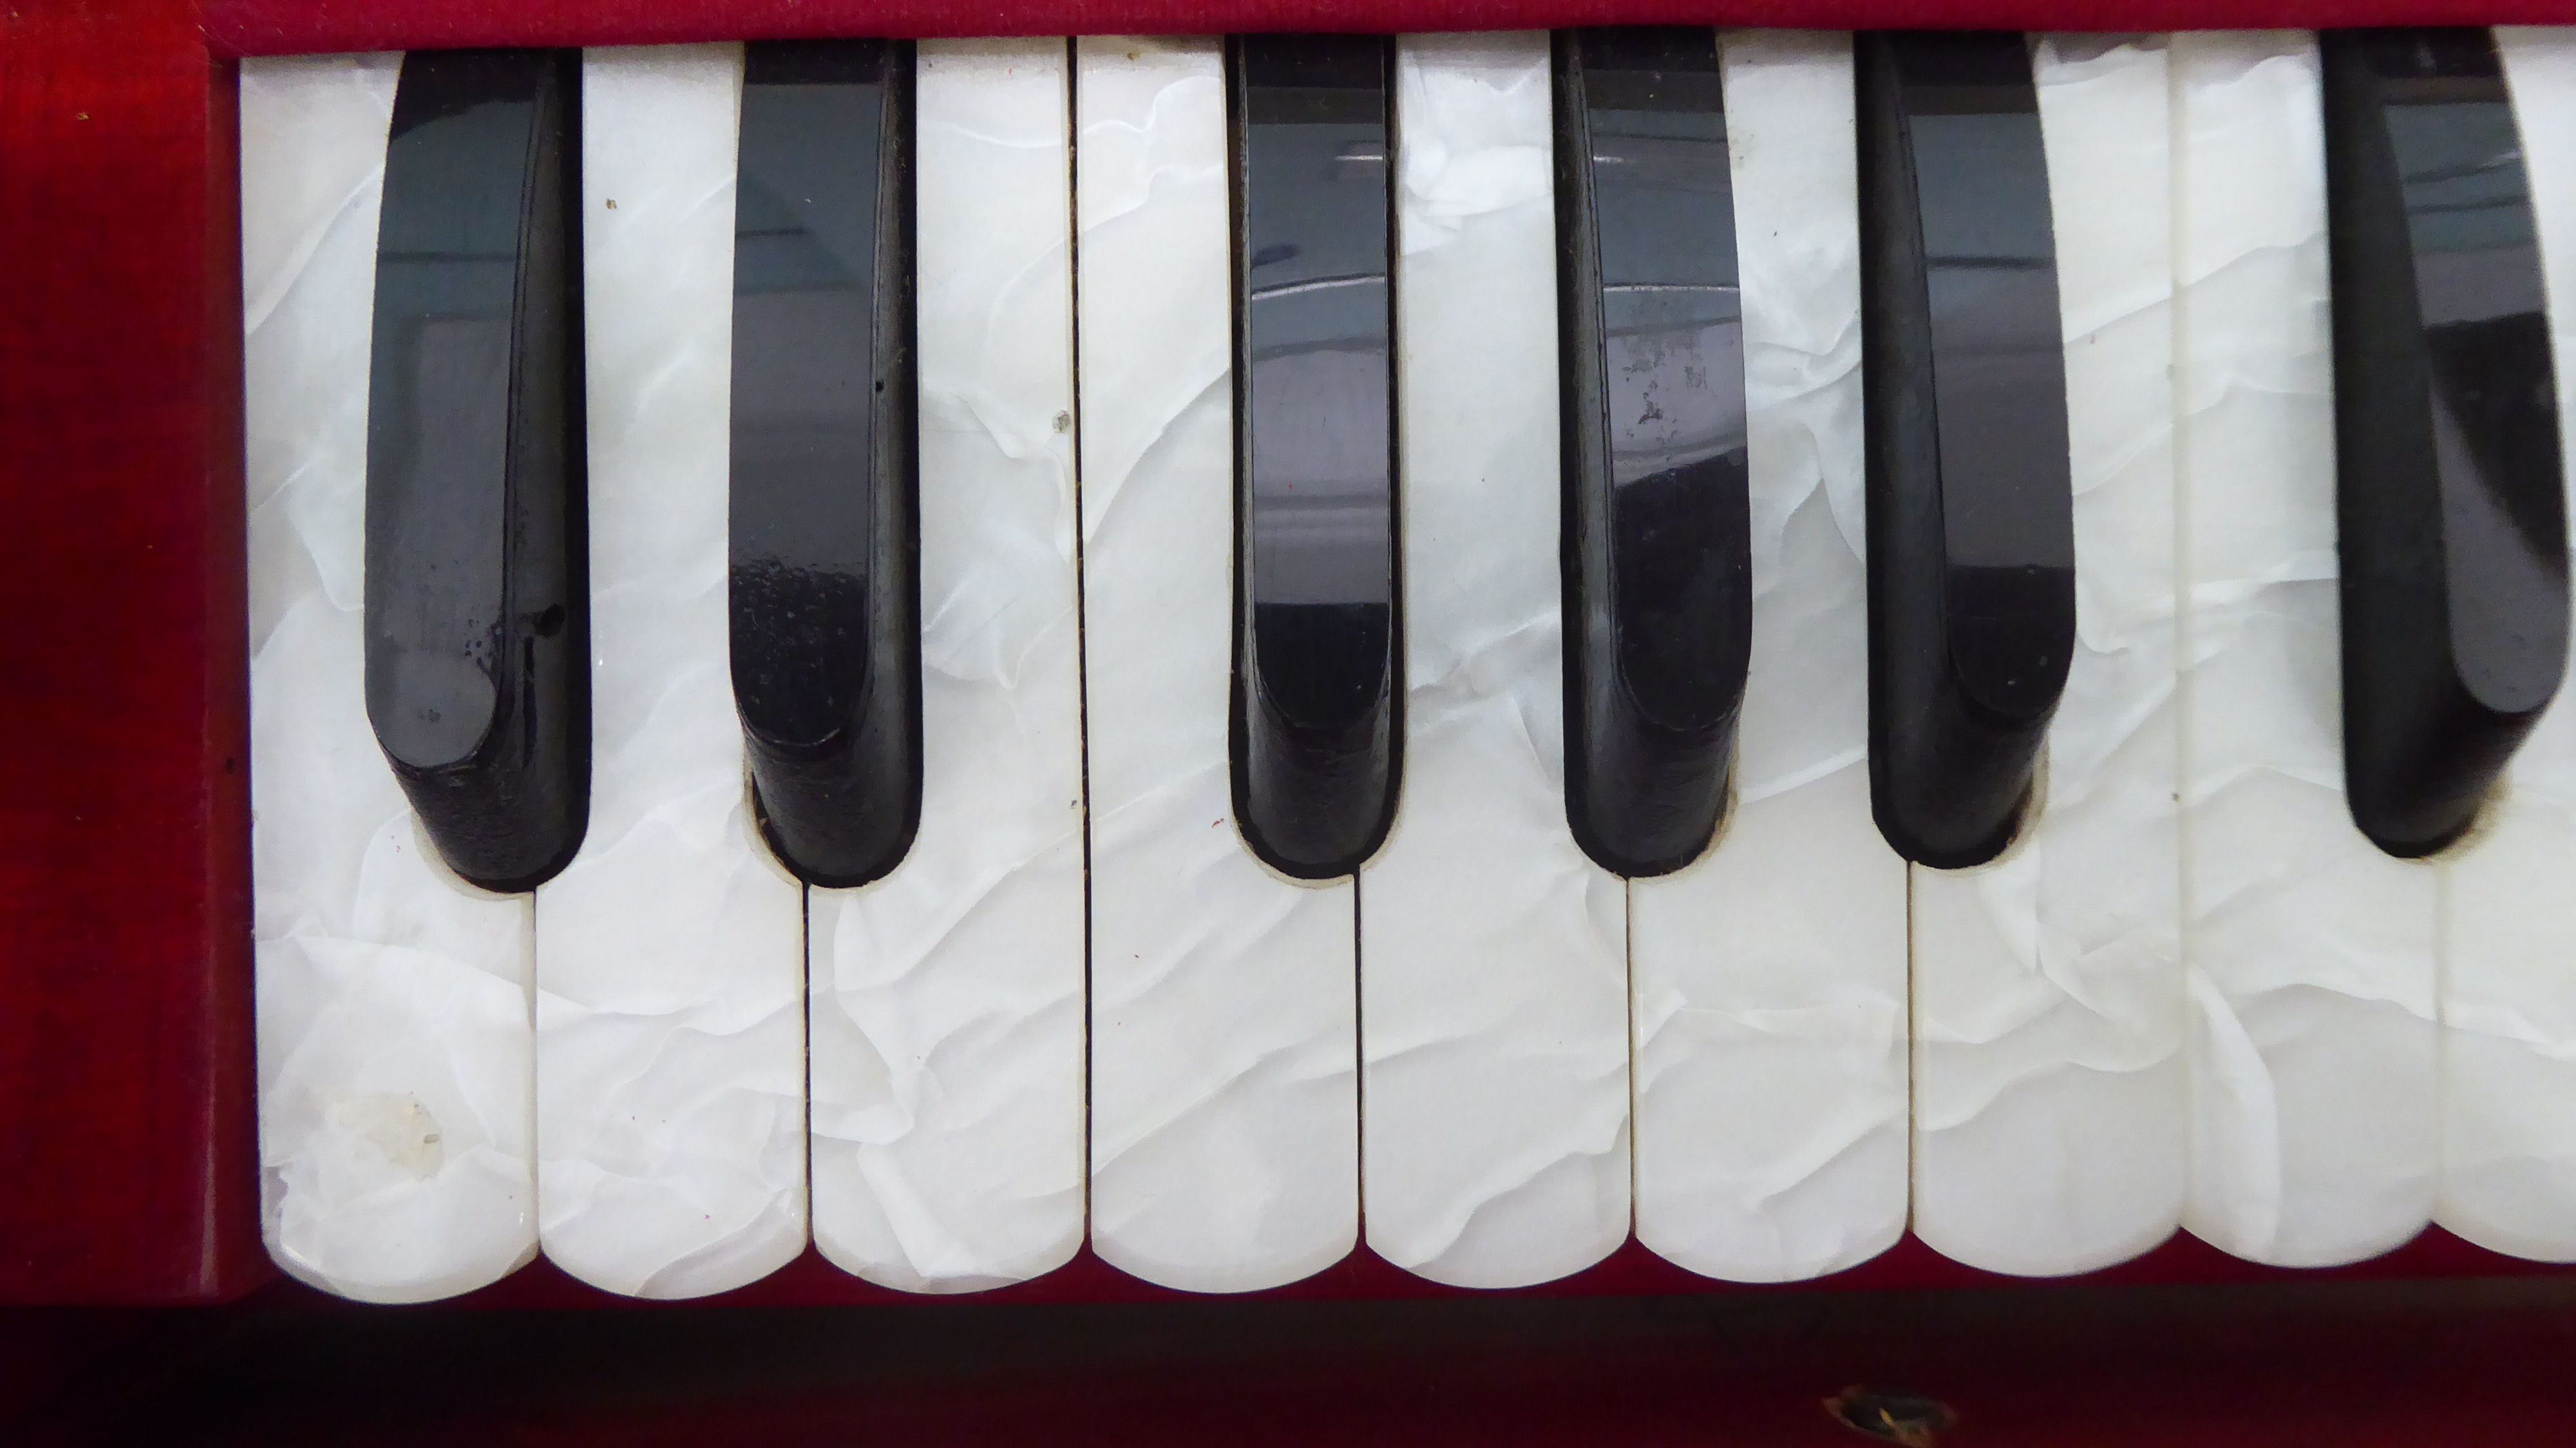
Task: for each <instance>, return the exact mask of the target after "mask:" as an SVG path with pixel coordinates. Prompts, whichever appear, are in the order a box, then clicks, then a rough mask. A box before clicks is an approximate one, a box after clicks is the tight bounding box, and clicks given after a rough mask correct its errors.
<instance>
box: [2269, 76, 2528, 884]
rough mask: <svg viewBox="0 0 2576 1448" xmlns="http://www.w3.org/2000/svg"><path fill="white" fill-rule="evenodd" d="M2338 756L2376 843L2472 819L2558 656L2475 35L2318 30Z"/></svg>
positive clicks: (2492, 84)
mask: <svg viewBox="0 0 2576 1448" xmlns="http://www.w3.org/2000/svg"><path fill="white" fill-rule="evenodd" d="M2319 44H2320V46H2321V47H2322V55H2323V59H2324V66H2325V105H2326V130H2325V134H2326V204H2327V208H2328V213H2329V216H2330V218H2331V227H2330V230H2329V242H2330V255H2331V258H2332V262H2333V269H2334V296H2335V307H2334V331H2335V378H2336V381H2335V431H2336V438H2335V456H2336V459H2337V470H2338V477H2339V481H2338V488H2337V497H2338V514H2339V526H2338V531H2337V545H2338V548H2339V551H2340V553H2341V558H2342V573H2341V577H2342V580H2343V645H2344V647H2343V669H2344V744H2345V757H2344V767H2345V771H2346V775H2347V779H2346V792H2347V794H2348V795H2349V796H2350V798H2351V801H2352V811H2353V818H2354V820H2355V821H2356V822H2357V823H2358V824H2359V825H2360V826H2361V829H2362V833H2364V834H2367V835H2369V836H2370V837H2371V839H2372V840H2373V841H2375V842H2377V843H2378V845H2379V847H2380V848H2382V849H2384V850H2387V851H2388V852H2390V853H2391V854H2397V855H2410V856H2412V855H2425V854H2430V853H2432V852H2433V851H2435V850H2438V849H2440V848H2441V847H2442V846H2443V845H2445V844H2448V843H2450V842H2451V841H2452V840H2454V839H2457V838H2458V837H2459V836H2460V834H2461V833H2462V832H2464V831H2465V830H2467V829H2468V827H2469V825H2470V822H2471V821H2472V819H2473V818H2474V817H2475V815H2476V813H2477V809H2478V804H2479V802H2480V801H2481V800H2482V799H2483V798H2484V797H2485V795H2486V793H2487V789H2488V786H2489V785H2491V784H2493V783H2494V781H2495V779H2496V777H2497V776H2498V775H2499V774H2500V773H2501V772H2502V771H2503V769H2504V765H2505V761H2506V760H2507V759H2508V758H2510V757H2511V755H2512V753H2513V750H2514V748H2515V746H2516V745H2518V744H2520V743H2521V742H2522V737H2523V735H2525V734H2526V733H2528V732H2530V729H2531V726H2532V725H2533V724H2534V723H2536V722H2538V720H2539V717H2540V711H2541V710H2542V709H2543V708H2545V707H2547V705H2548V702H2549V698H2550V695H2551V694H2552V693H2554V692H2555V691H2556V690H2557V687H2558V680H2559V676H2560V675H2561V674H2562V673H2563V672H2564V671H2565V666H2566V660H2567V519H2566V514H2565V511H2564V499H2563V497H2562V495H2561V484H2560V480H2559V459H2558V419H2557V416H2556V412H2557V396H2556V389H2555V386H2554V385H2553V384H2552V382H2551V380H2550V359H2549V331H2548V322H2547V319H2546V318H2544V317H2543V316H2542V315H2541V286H2540V254H2539V241H2538V238H2537V237H2536V236H2535V235H2534V233H2533V230H2532V220H2531V198H2530V191H2529V187H2528V184H2527V182H2526V181H2525V180H2524V176H2523V166H2522V157H2521V151H2520V142H2519V138H2518V137H2517V136H2516V135H2515V134H2514V124H2513V112H2512V108H2511V106H2510V105H2509V104H2508V103H2507V101H2506V98H2505V91H2504V77H2503V74H2502V72H2501V71H2500V70H2499V68H2498V66H2497V62H2496V57H2495V46H2494V42H2493V41H2492V39H2491V38H2490V37H2489V36H2488V34H2487V33H2486V32H2485V31H2483V30H2469V29H2457V30H2369V31H2364V30H2351V31H2334V30H2330V31H2327V32H2325V33H2324V34H2323V35H2322V36H2321V37H2320V40H2319Z"/></svg>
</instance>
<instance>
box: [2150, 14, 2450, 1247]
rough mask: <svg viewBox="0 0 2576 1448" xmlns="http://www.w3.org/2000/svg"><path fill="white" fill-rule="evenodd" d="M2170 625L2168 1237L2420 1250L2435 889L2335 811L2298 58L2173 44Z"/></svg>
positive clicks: (2325, 395) (2320, 377)
mask: <svg viewBox="0 0 2576 1448" xmlns="http://www.w3.org/2000/svg"><path fill="white" fill-rule="evenodd" d="M2168 55H2169V63H2170V64H2172V65H2173V66H2175V67H2176V68H2177V71H2178V74H2177V77H2176V84H2175V88H2174V89H2175V95H2176V97H2177V101H2178V104H2179V105H2180V107H2181V113H2180V115H2179V116H2178V117H2177V118H2176V121H2177V123H2176V126H2175V134H2176V138H2177V143H2178V145H2177V154H2176V156H2175V166H2176V169H2177V171H2178V173H2179V175H2178V180H2177V183H2176V186H2175V194H2176V195H2178V196H2180V197H2181V198H2183V203H2182V209H2183V214H2182V216H2181V217H2180V218H2178V222H2177V225H2176V226H2175V235H2176V251H2177V253H2178V254H2177V255H2176V257H2175V271H2176V275H2177V277H2178V279H2179V281H2178V285H2177V287H2176V292H2175V298H2174V305H2175V307H2176V308H2177V309H2178V312H2179V315H2178V316H2177V318H2176V323H2175V333H2176V336H2177V338H2178V339H2179V341H2178V343H2177V346H2176V349H2175V351H2176V356H2175V371H2176V381H2175V391H2176V393H2177V397H2178V404H2177V428H2178V437H2177V443H2176V452H2177V457H2178V473H2179V480H2178V487H2179V489H2180V492H2181V497H2182V516H2183V518H2184V519H2185V534H2184V541H2183V549H2182V552H2183V554H2184V557H2185V569H2186V576H2187V577H2188V578H2189V580H2190V607H2189V609H2188V611H2187V612H2186V614H2185V616H2184V620H2183V639H2182V651H2183V657H2184V659H2185V660H2186V668H2185V671H2184V673H2183V675H2182V679H2181V683H2180V690H2181V700H2182V707H2183V721H2184V724H2183V743H2182V750H2183V755H2182V759H2183V770H2182V778H2183V822H2182V824H2183V860H2184V869H2185V878H2184V960H2185V962H2186V964H2187V967H2188V970H2187V976H2186V980H2187V991H2188V995H2187V1000H2188V1002H2189V1007H2188V1020H2189V1041H2190V1046H2189V1050H2190V1072H2191V1080H2192V1179H2191V1190H2190V1196H2189V1199H2188V1202H2187V1205H2186V1207H2185V1211H2184V1224H2185V1225H2186V1226H2188V1227H2189V1228H2190V1229H2191V1231H2192V1232H2193V1233H2194V1234H2195V1235H2197V1236H2199V1237H2201V1238H2202V1239H2204V1240H2206V1241H2208V1242H2211V1243H2213V1244H2214V1245H2217V1246H2219V1247H2222V1248H2225V1249H2226V1250H2227V1251H2229V1252H2233V1253H2235V1254H2236V1255H2238V1256H2241V1257H2247V1258H2251V1259H2253V1260H2256V1261H2261V1262H2270V1263H2276V1264H2280V1265H2285V1266H2314V1265H2323V1264H2327V1263H2334V1262H2347V1261H2353V1260H2356V1259H2359V1258H2363V1257H2369V1256H2373V1255H2376V1254H2378V1253H2380V1252H2384V1251H2386V1250H2388V1249H2389V1248H2391V1247H2394V1246H2397V1245H2398V1244H2399V1243H2402V1242H2404V1241H2406V1240H2407V1239H2408V1238H2410V1237H2412V1236H2414V1235H2415V1233H2416V1232H2417V1231H2418V1230H2420V1229H2421V1228H2422V1226H2423V1225H2424V1223H2425V1221H2426V1220H2427V1219H2428V1217H2429V1215H2430V1213H2431V1210H2432V1206H2433V1194H2434V1183H2435V1176H2436V1167H2437V1156H2438V1137H2437V1135H2436V1131H2435V1125H2436V1118H2437V1111H2436V1108H2435V1102H2436V1089H2435V1088H2436V1074H2435V1069H2434V1054H2435V1043H2436V1042H2435V1030H2434V1005H2435V989H2434V977H2435V962H2434V948H2433V940H2434V918H2435V900H2434V885H2435V881H2436V878H2437V870H2436V869H2435V867H2433V866H2431V865H2427V864H2422V863H2407V862H2401V861H2398V860H2393V859H2391V858H2389V857H2388V856H2386V855H2383V854H2381V853H2380V852H2379V851H2378V850H2377V849H2375V848H2373V847H2372V846H2371V844H2370V842H2369V841H2368V840H2366V839H2364V838H2363V837H2362V835H2361V833H2360V831H2359V830H2357V829H2356V828H2354V826H2353V823H2352V820H2351V818H2350V816H2349V814H2348V813H2347V811H2346V809H2345V807H2344V799H2343V759H2342V745H2341V703H2340V697H2341V696H2340V687H2339V676H2340V654H2339V646H2338V643H2337V635H2336V595H2335V588H2336V584H2335V511H2334V486H2335V473H2334V420H2333V406H2332V392H2331V388H2332V365H2333V364H2332V356H2331V346H2330V342H2329V330H2328V315H2327V311H2328V300H2327V299H2328V292H2327V265H2326V240H2325V202H2324V161H2323V159H2322V141H2321V137H2320V133H2319V124H2320V123H2319V112H2318V89H2317V87H2318V70H2317V56H2316V46H2315V42H2314V40H2313V38H2312V37H2310V36H2308V35H2306V34H2304V33H2287V32H2270V33H2239V34H2215V33H2203V34H2188V35H2180V36H2176V37H2174V38H2173V40H2172V42H2171V49H2170V51H2169V52H2168Z"/></svg>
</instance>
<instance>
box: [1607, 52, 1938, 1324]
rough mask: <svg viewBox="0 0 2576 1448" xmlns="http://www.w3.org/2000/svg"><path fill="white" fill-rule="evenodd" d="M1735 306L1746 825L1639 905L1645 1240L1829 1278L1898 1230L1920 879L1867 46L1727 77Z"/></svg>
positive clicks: (1765, 57)
mask: <svg viewBox="0 0 2576 1448" xmlns="http://www.w3.org/2000/svg"><path fill="white" fill-rule="evenodd" d="M1721 64H1722V65H1723V80H1724V85H1725V94H1726V127H1727V138H1728V144H1729V149H1730V151H1731V152H1732V164H1733V172H1734V184H1735V204H1736V218H1737V223H1736V249H1737V256H1738V262H1739V266H1740V268H1741V276H1742V279H1743V309H1744V348H1745V351H1744V390H1745V408H1746V423H1747V428H1748V442H1749V447H1750V462H1751V477H1750V501H1751V515H1752V524H1753V526H1752V540H1753V549H1752V564H1753V653H1752V664H1751V668H1750V671H1749V673H1748V675H1747V679H1746V684H1745V694H1744V713H1743V719H1742V722H1741V725H1740V726H1739V732H1738V736H1737V737H1738V753H1737V760H1736V798H1735V803H1734V806H1733V809H1732V811H1731V812H1730V814H1729V816H1728V819H1727V822H1726V825H1725V827H1724V828H1723V829H1722V830H1721V831H1720V832H1719V835H1718V838H1717V841H1716V842H1715V844H1714V845H1712V846H1711V848H1710V849H1709V851H1708V852H1707V853H1706V854H1704V855H1702V856H1701V857H1700V859H1699V860H1698V862H1697V863H1695V864H1693V865H1690V866H1689V867H1687V868H1685V869H1683V870H1681V871H1679V872H1677V873H1675V874H1671V875H1666V876H1661V877H1657V878H1654V879H1645V880H1636V881H1632V882H1630V884H1629V885H1628V903H1629V921H1630V924H1629V932H1630V933H1629V951H1630V959H1631V965H1632V970H1633V973H1634V1012H1635V1039H1636V1047H1635V1049H1636V1133H1637V1139H1636V1153H1637V1167H1636V1181H1637V1187H1636V1190H1637V1209H1636V1211H1637V1221H1636V1230H1637V1238H1638V1240H1639V1241H1641V1242H1643V1243H1644V1244H1645V1245H1646V1246H1647V1247H1649V1248H1652V1249H1653V1250H1654V1251H1655V1252H1656V1253H1657V1254H1658V1255H1661V1256H1663V1257H1665V1258H1668V1259H1670V1260H1671V1261H1673V1262H1676V1263H1678V1264H1680V1265H1681V1266H1684V1267H1687V1268H1689V1269H1690V1270H1692V1271H1694V1272H1700V1273H1705V1274H1707V1275H1709V1276H1713V1277H1725V1278H1731V1279H1735V1280H1739V1281H1760V1282H1776V1281H1787V1280H1792V1279H1797V1278H1804V1277H1814V1276H1819V1275H1822V1274H1823V1273H1827V1272H1832V1271H1835V1270H1838V1269H1840V1268H1844V1267H1848V1266H1851V1265H1853V1264H1854V1263H1857V1262H1860V1261H1863V1260H1865V1259H1867V1258H1869V1257H1872V1256H1875V1255H1877V1254H1878V1253H1879V1252H1880V1251H1882V1250H1884V1249H1885V1248H1886V1247H1887V1246H1888V1245H1889V1244H1890V1243H1892V1242H1894V1241H1895V1240H1896V1239H1897V1237H1898V1236H1899V1235H1900V1234H1902V1233H1903V1231H1904V1230H1905V1213H1906V1160H1907V1157H1906V1151H1907V1133H1906V1111H1907V1083H1906V1015H1905V1012H1906V1004H1905V980H1906V975H1905V971H1906V958H1905V941H1906V919H1905V899H1906V896H1905V869H1906V866H1905V861H1904V860H1903V859H1902V858H1900V857H1899V856H1898V855H1897V854H1896V852H1895V851H1893V850H1891V849H1889V848H1888V847H1887V844H1886V842H1885V841H1884V840H1883V839H1881V838H1880V836H1879V833H1878V828H1877V826H1876V825H1875V824H1874V823H1872V821H1871V818H1870V800H1869V767H1868V762H1867V759H1866V756H1865V750H1866V748H1867V745H1868V735H1869V701H1868V696H1867V689H1868V667H1867V648H1868V638H1867V632H1866V630H1867V627H1868V621H1867V617H1866V613H1865V608H1864V604H1865V599H1866V588H1867V578H1866V575H1865V573H1864V570H1863V567H1862V562H1861V548H1862V527H1861V446H1860V441H1861V432H1860V428H1861V421H1860V371H1859V363H1860V274H1859V252H1858V231H1857V221H1856V216H1855V207H1856V204H1857V203H1856V199H1855V194H1854V174H1853V152H1852V67H1851V43H1850V40H1849V38H1848V37H1846V36H1841V35H1829V34H1816V33H1804V32H1792V31H1756V32H1737V33H1732V34H1729V35H1727V36H1725V37H1724V39H1723V46H1722V51H1721Z"/></svg>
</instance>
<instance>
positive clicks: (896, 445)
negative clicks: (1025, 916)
mask: <svg viewBox="0 0 2576 1448" xmlns="http://www.w3.org/2000/svg"><path fill="white" fill-rule="evenodd" d="M912 59H913V51H912V44H911V42H909V41H887V40H847V41H786V42H755V43H753V44H751V45H749V46H746V47H745V48H744V51H743V89H742V152H741V169H740V173H739V179H738V181H737V183H736V189H735V193H734V196H735V199H734V264H733V491H732V495H731V534H732V536H731V578H730V589H731V597H730V616H731V623H732V652H733V697H734V706H735V708H736V709H737V710H738V711H739V712H740V713H741V715H742V732H743V740H744V742H745V744H746V745H747V746H748V750H747V753H748V755H749V758H750V762H751V777H752V783H753V788H754V792H755V796H756V799H757V801H758V804H759V809H760V820H761V832H762V834H763V835H764V836H765V837H766V838H767V839H768V841H769V844H770V847H771V848H772V849H773V850H775V851H776V852H777V854H778V857H779V859H780V860H782V861H783V862H785V863H786V865H787V867H788V868H789V869H790V870H792V871H794V872H795V873H796V875H797V876H798V877H799V878H801V879H803V880H805V881H807V882H808V883H811V884H815V885H827V886H847V885H861V884H865V883H866V882H868V881H870V880H873V879H875V878H877V877H878V876H880V875H883V874H884V873H886V872H887V871H888V870H891V869H893V868H894V866H895V864H896V862H898V861H899V860H901V859H902V858H903V855H904V852H905V851H906V850H908V849H909V848H911V845H912V836H913V831H914V829H915V827H916V826H917V825H918V824H919V823H920V820H921V596H920V583H919V575H920V568H919V563H920V554H921V543H920V537H921V535H920V531H919V528H918V526H917V522H916V515H915V505H916V502H917V500H918V496H919V489H918V483H919V472H918V467H917V456H916V453H915V443H916V419H915V406H914V397H915V394H914V378H913V356H914V353H913V319H914V308H913V235H912V217H913V170H912V154H913V153H912V126H913V108H912V95H913V69H912Z"/></svg>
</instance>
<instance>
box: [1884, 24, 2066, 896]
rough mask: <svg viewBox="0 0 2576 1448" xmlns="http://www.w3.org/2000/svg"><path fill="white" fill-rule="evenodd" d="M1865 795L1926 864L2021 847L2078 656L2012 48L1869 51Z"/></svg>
mask: <svg viewBox="0 0 2576 1448" xmlns="http://www.w3.org/2000/svg"><path fill="white" fill-rule="evenodd" d="M1854 65H1855V72H1856V84H1857V88H1858V94H1857V97H1856V98H1857V101H1858V107H1859V115H1858V120H1859V132H1860V224H1861V251H1860V257H1861V339H1862V349H1861V368H1862V377H1863V383H1864V387H1865V389H1866V396H1865V401H1864V409H1863V411H1864V417H1865V420H1866V427H1867V441H1866V451H1867V460H1868V494H1867V496H1868V502H1869V773H1870V798H1871V804H1872V809H1873V812H1874V813H1875V814H1876V816H1877V819H1878V828H1879V832H1880V833H1881V834H1883V835H1885V836H1886V837H1887V841H1888V843H1889V844H1891V845H1893V846H1894V847H1895V848H1896V850H1897V852H1898V853H1899V854H1902V855H1904V856H1905V857H1906V858H1907V859H1910V860H1913V861H1916V862H1918V863H1920V864H1925V865H1932V866H1937V867H1940V868H1944V869H1957V868H1962V867H1965V866H1969V865H1976V864H1982V863H1984V862H1985V861H1987V860H1990V859H1993V858H1994V857H1995V856H1996V855H1997V854H2000V853H2001V852H2002V851H2003V849H2004V847H2005V846H2006V845H2007V844H2009V843H2010V842H2011V840H2012V837H2013V833H2014V831H2015V830H2016V829H2017V828H2018V827H2019V825H2020V822H2021V819H2022V816H2023V815H2024V814H2025V813H2026V811H2027V805H2028V801H2029V799H2030V795H2031V775H2032V771H2033V768H2034V765H2035V762H2036V760H2037V758H2038V755H2039V749H2040V745H2041V744H2042V742H2043V741H2044V740H2045V738H2046V735H2047V732H2048V721H2049V717H2050V716H2051V715H2052V714H2054V713H2055V712H2056V710H2057V698H2058V694H2059V692H2060V691H2061V690H2063V689H2064V688H2065V685H2066V668H2067V664H2068V661H2069V659H2070V658H2071V657H2072V654H2073V650H2074V646H2075V524H2074V497H2073V492H2072V482H2071V478H2070V474H2069V472H2068V463H2067V452H2066V358H2065V351H2064V344H2063V341H2062V333H2061V331H2060V328H2059V323H2058V310H2057V247H2056V237H2055V232H2054V230H2053V226H2052V222H2051V217H2050V213H2049V200H2048V167H2047V163H2046V155H2045V153H2044V152H2043V151H2042V149H2041V145H2040V131H2039V99H2038V95H2037V93H2036V91H2035V90H2034V89H2033V87H2032V85H2031V68H2030V53H2029V50H2028V48H2027V46H2026V44H2025V42H2024V41H2023V39H2022V37H2021V36H2019V35H2017V34H1994V33H1974V32H1948V33H1936V32H1880V33H1876V34H1864V35H1861V36H1858V37H1856V38H1855V41H1854Z"/></svg>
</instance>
